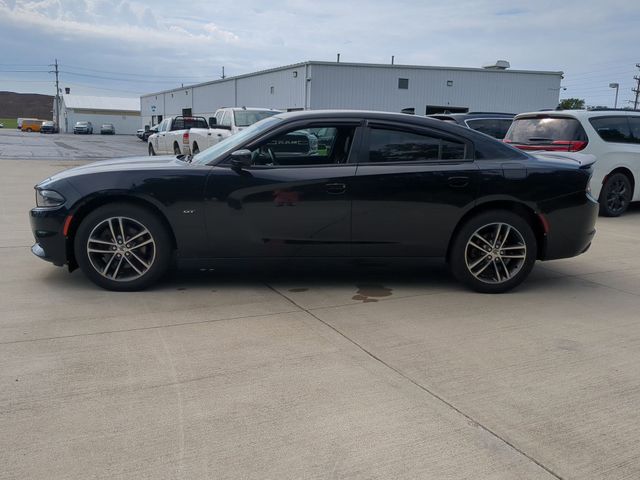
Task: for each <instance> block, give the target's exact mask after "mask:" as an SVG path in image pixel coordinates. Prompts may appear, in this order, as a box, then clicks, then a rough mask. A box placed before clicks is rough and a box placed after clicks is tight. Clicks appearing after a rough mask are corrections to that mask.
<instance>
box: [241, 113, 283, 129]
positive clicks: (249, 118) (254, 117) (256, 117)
mask: <svg viewBox="0 0 640 480" xmlns="http://www.w3.org/2000/svg"><path fill="white" fill-rule="evenodd" d="M276 113H280V112H278V111H276V110H236V111H234V112H233V115H234V117H235V119H236V126H237V127H248V126H249V125H253V124H254V123H256V122H259V121H260V120H263V119H265V118H268V117H271V116H272V115H275V114H276Z"/></svg>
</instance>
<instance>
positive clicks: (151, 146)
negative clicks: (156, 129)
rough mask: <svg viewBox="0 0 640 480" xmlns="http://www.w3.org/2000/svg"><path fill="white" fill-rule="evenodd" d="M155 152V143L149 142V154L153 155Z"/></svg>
mask: <svg viewBox="0 0 640 480" xmlns="http://www.w3.org/2000/svg"><path fill="white" fill-rule="evenodd" d="M155 154H156V152H155V150H154V149H153V145H151V144H149V156H151V157H153V156H154V155H155Z"/></svg>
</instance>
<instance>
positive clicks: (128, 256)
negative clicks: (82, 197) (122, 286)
mask: <svg viewBox="0 0 640 480" xmlns="http://www.w3.org/2000/svg"><path fill="white" fill-rule="evenodd" d="M87 256H88V257H89V261H90V262H91V265H92V266H93V268H94V269H95V271H96V272H98V273H99V274H100V275H102V276H103V277H105V278H108V279H109V280H114V281H116V282H130V281H132V280H136V279H138V278H140V277H142V276H143V275H144V274H145V273H147V271H148V270H149V269H150V268H151V266H152V265H153V262H154V261H155V258H156V244H155V241H154V239H153V236H152V235H151V232H149V230H148V229H147V228H146V227H145V226H144V225H143V224H141V223H140V222H139V221H137V220H134V219H133V218H128V217H110V218H107V219H106V220H103V221H102V222H100V223H99V224H98V225H96V226H95V227H94V229H93V230H92V231H91V233H90V234H89V239H88V240H87Z"/></svg>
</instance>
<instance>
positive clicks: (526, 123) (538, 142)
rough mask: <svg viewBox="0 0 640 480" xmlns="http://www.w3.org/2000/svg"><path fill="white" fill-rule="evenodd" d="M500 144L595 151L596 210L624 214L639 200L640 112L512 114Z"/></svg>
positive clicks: (567, 111) (538, 149) (588, 111)
mask: <svg viewBox="0 0 640 480" xmlns="http://www.w3.org/2000/svg"><path fill="white" fill-rule="evenodd" d="M505 142H507V143H509V144H511V145H514V146H516V147H518V148H520V149H522V150H528V151H541V150H551V151H556V152H558V151H560V152H582V153H590V154H593V155H595V157H596V158H597V160H598V161H597V162H596V166H595V169H594V173H593V178H592V180H591V189H592V194H593V196H594V197H595V198H597V199H598V201H599V203H600V213H601V214H602V215H604V216H608V217H617V216H619V215H621V214H623V213H624V212H625V211H626V210H627V208H628V207H629V203H630V202H634V201H639V200H640V188H638V181H640V113H639V112H634V111H628V110H558V111H545V112H530V113H522V114H519V115H517V116H516V117H515V120H514V121H513V125H512V126H511V128H510V129H509V132H508V133H507V135H506V137H505Z"/></svg>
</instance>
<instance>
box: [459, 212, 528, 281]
mask: <svg viewBox="0 0 640 480" xmlns="http://www.w3.org/2000/svg"><path fill="white" fill-rule="evenodd" d="M526 257H527V246H526V244H525V241H524V238H523V237H522V234H521V233H520V232H519V231H518V230H517V229H516V228H514V227H513V226H511V225H508V224H506V223H490V224H487V225H485V226H483V227H480V228H479V229H478V230H476V231H475V232H474V233H473V235H471V237H470V238H469V241H468V242H467V245H466V247H465V252H464V259H465V263H466V265H467V269H468V270H469V272H470V273H471V274H472V275H473V276H474V277H475V278H477V279H478V280H480V281H481V282H485V283H493V284H498V283H504V282H506V281H508V280H510V279H511V278H513V276H514V275H516V274H517V273H518V272H519V271H520V269H521V268H522V266H523V265H524V262H525V260H526Z"/></svg>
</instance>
